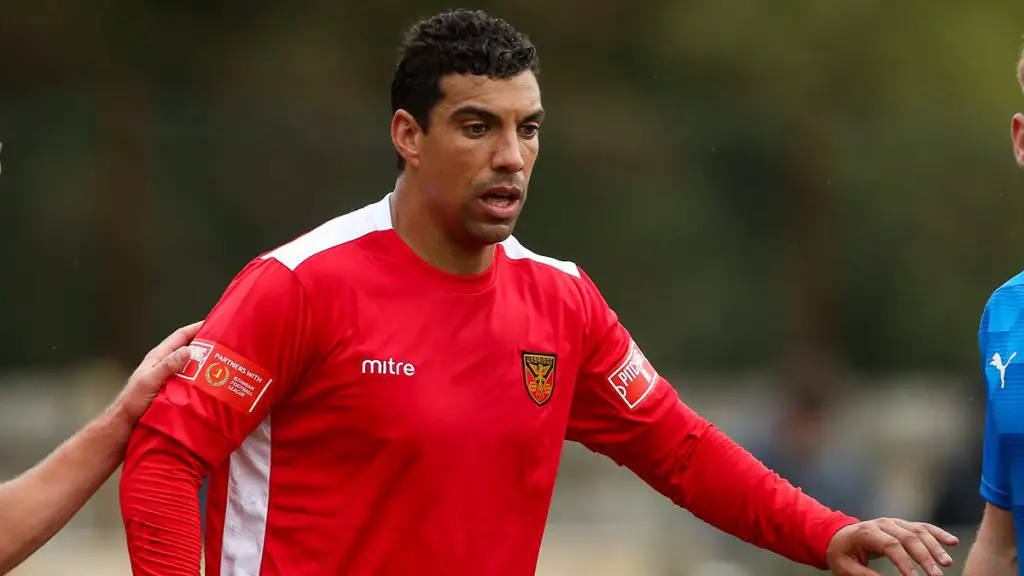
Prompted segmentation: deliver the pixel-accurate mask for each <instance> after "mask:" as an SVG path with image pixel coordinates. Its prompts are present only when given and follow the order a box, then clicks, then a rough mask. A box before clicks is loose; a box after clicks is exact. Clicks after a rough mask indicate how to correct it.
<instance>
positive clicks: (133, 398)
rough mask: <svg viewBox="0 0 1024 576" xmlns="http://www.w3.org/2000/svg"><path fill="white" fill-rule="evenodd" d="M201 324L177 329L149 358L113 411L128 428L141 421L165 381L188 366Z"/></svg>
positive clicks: (125, 388) (138, 369)
mask: <svg viewBox="0 0 1024 576" xmlns="http://www.w3.org/2000/svg"><path fill="white" fill-rule="evenodd" d="M202 324H203V323H202V322H196V323H195V324H190V325H188V326H183V327H181V328H178V329H177V330H175V331H174V333H173V334H171V335H170V336H168V337H167V338H166V339H165V340H164V341H163V342H161V343H160V344H159V345H158V346H157V347H156V348H153V349H152V350H150V351H149V354H146V357H145V358H143V359H142V363H141V364H139V367H138V368H136V369H135V372H134V373H132V375H131V378H129V379H128V384H127V385H125V387H124V390H123V391H122V392H121V394H120V395H119V396H118V397H117V400H115V401H114V404H113V406H112V407H111V409H112V410H113V412H114V414H116V415H117V416H118V418H120V419H123V420H124V421H125V422H126V423H127V424H128V425H129V426H134V425H135V424H136V423H137V422H138V421H139V418H142V415H143V413H145V412H146V409H147V408H149V405H150V404H151V403H152V402H153V399H154V398H156V395H157V392H159V391H160V388H161V387H162V386H163V384H164V381H166V380H167V379H168V378H170V377H171V376H172V375H173V374H174V373H175V372H178V371H179V370H181V369H182V368H184V367H185V364H186V363H188V359H189V352H188V344H189V342H191V341H192V339H193V338H195V335H196V333H197V332H199V327H200V326H202Z"/></svg>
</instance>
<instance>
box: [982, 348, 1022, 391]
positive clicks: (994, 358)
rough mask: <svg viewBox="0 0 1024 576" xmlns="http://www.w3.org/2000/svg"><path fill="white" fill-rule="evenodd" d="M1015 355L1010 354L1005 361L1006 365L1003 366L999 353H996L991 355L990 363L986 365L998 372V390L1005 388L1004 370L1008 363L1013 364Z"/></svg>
mask: <svg viewBox="0 0 1024 576" xmlns="http://www.w3.org/2000/svg"><path fill="white" fill-rule="evenodd" d="M1016 355H1017V353H1016V352H1014V353H1013V354H1010V357H1009V358H1007V359H1006V364H1003V357H1002V356H1000V355H999V352H996V353H995V354H993V355H992V361H991V362H989V363H988V364H989V366H994V367H995V369H996V370H999V387H1000V388H1002V387H1004V386H1006V369H1007V368H1008V367H1009V366H1010V362H1013V358H1014V356H1016Z"/></svg>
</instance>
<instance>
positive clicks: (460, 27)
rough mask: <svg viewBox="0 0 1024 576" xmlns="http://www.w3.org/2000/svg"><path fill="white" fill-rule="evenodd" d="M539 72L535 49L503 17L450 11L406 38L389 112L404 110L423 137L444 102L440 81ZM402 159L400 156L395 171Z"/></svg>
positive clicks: (412, 30)
mask: <svg viewBox="0 0 1024 576" xmlns="http://www.w3.org/2000/svg"><path fill="white" fill-rule="evenodd" d="M525 71H531V72H533V73H534V74H538V73H540V59H539V58H538V57H537V49H536V48H534V46H533V44H531V43H530V40H529V39H528V38H527V37H526V36H524V35H523V34H521V33H519V32H517V31H516V29H515V28H513V27H512V25H510V24H509V23H508V22H506V21H504V20H502V19H501V18H495V17H493V16H488V15H487V14H485V13H484V12H482V11H479V10H454V11H451V12H444V13H442V14H438V15H436V16H433V17H431V18H427V19H425V20H421V21H420V22H418V23H416V24H415V25H413V26H412V28H410V29H409V31H408V32H406V34H405V39H404V42H403V43H402V46H401V48H400V54H399V58H398V65H397V66H396V67H395V75H394V78H393V79H392V80H391V112H392V114H393V113H395V112H397V111H398V110H405V111H406V112H408V113H409V114H411V115H412V116H413V118H415V119H416V121H417V122H418V123H419V125H420V127H422V128H423V130H424V132H425V131H427V130H428V129H429V119H430V111H431V110H433V108H434V106H436V105H437V103H438V102H440V101H441V99H442V98H444V94H442V93H441V78H443V77H444V76H447V75H448V74H476V75H484V74H486V75H487V76H489V77H491V78H496V79H505V78H511V77H513V76H517V75H518V74H520V73H521V72H525ZM404 168H405V159H404V158H402V156H401V155H399V156H398V170H399V171H401V170H403V169H404Z"/></svg>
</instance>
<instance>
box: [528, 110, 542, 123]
mask: <svg viewBox="0 0 1024 576" xmlns="http://www.w3.org/2000/svg"><path fill="white" fill-rule="evenodd" d="M543 119H544V109H543V108H538V109H537V111H536V112H534V113H533V114H530V115H529V116H527V117H526V118H523V122H524V123H526V122H540V121H541V120H543Z"/></svg>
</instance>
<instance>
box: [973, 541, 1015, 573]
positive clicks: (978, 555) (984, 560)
mask: <svg viewBox="0 0 1024 576" xmlns="http://www.w3.org/2000/svg"><path fill="white" fill-rule="evenodd" d="M963 576H1017V550H1016V548H1004V549H1002V550H998V549H996V548H995V547H993V546H991V545H988V544H987V543H986V542H984V541H979V542H978V543H976V544H975V545H974V546H972V547H971V552H970V554H968V555H967V562H966V563H965V564H964V574H963Z"/></svg>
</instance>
